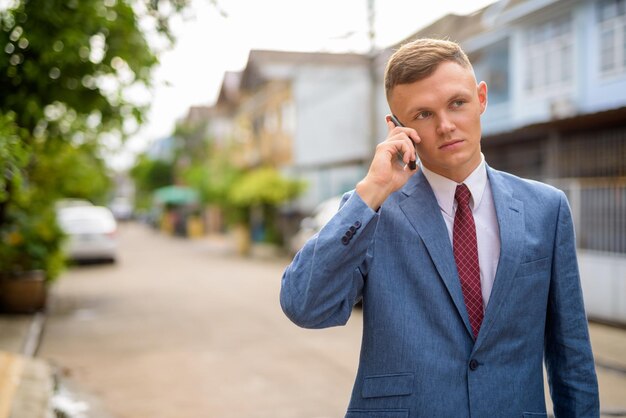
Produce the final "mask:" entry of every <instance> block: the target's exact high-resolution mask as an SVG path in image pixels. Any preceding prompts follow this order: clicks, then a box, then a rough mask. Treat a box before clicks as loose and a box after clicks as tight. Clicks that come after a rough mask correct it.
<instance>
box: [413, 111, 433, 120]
mask: <svg viewBox="0 0 626 418" xmlns="http://www.w3.org/2000/svg"><path fill="white" fill-rule="evenodd" d="M431 115H432V112H427V111H424V112H419V113H418V114H417V115H415V119H416V120H420V119H426V118H428V117H430V116H431Z"/></svg>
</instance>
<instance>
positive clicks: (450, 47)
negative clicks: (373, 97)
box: [385, 38, 472, 100]
mask: <svg viewBox="0 0 626 418" xmlns="http://www.w3.org/2000/svg"><path fill="white" fill-rule="evenodd" d="M446 61H451V62H455V63H457V64H459V65H460V66H462V67H464V68H468V69H472V64H471V63H470V61H469V59H468V58H467V55H465V52H463V50H462V49H461V47H460V46H459V44H457V43H456V42H452V41H447V40H442V39H431V38H421V39H416V40H414V41H411V42H409V43H406V44H404V45H402V46H401V47H400V48H399V49H398V50H397V51H396V52H394V53H393V55H392V56H391V58H389V61H388V62H387V68H386V69H385V94H386V95H387V100H388V99H389V97H390V95H391V91H392V90H393V88H394V87H395V86H397V85H398V84H410V83H414V82H416V81H419V80H422V79H424V78H426V77H428V76H430V75H431V74H432V73H434V72H435V70H436V69H437V67H438V66H439V64H441V63H442V62H446Z"/></svg>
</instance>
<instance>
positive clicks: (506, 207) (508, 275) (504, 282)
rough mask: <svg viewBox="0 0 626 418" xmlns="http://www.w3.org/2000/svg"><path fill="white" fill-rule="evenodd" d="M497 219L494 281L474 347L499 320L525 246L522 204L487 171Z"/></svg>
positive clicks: (501, 180)
mask: <svg viewBox="0 0 626 418" xmlns="http://www.w3.org/2000/svg"><path fill="white" fill-rule="evenodd" d="M487 175H488V176H489V181H490V185H491V191H492V194H493V201H494V204H495V208H496V216H497V218H498V225H499V227H500V258H499V260H498V269H497V271H496V277H495V279H494V283H493V288H492V290H491V296H490V297H489V305H487V310H486V311H485V317H484V318H483V324H482V326H481V329H480V333H479V334H478V341H476V346H475V347H477V346H478V345H480V342H481V341H482V340H484V338H485V335H486V334H487V333H488V332H489V329H490V328H491V327H492V326H493V323H494V322H495V321H496V320H497V318H498V317H499V315H498V313H499V311H500V309H502V307H503V306H504V305H505V302H506V297H507V295H508V294H509V291H510V290H511V286H513V284H514V280H513V278H514V277H515V273H516V272H517V268H518V266H519V264H520V261H521V258H522V252H523V246H524V236H525V233H524V230H525V225H524V204H523V203H522V202H521V201H520V200H517V199H515V198H514V197H513V192H512V190H511V188H510V187H509V186H508V184H507V183H506V180H505V179H504V178H503V177H502V175H501V174H500V173H498V172H497V171H495V170H493V169H491V168H490V167H487Z"/></svg>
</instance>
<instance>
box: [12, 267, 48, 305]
mask: <svg viewBox="0 0 626 418" xmlns="http://www.w3.org/2000/svg"><path fill="white" fill-rule="evenodd" d="M45 279H46V275H45V273H44V271H43V270H32V271H26V272H23V273H17V274H16V273H14V274H11V275H8V276H3V277H2V278H1V279H0V309H2V311H4V312H8V313H33V312H37V311H40V310H42V309H43V308H44V307H45V306H46V298H47V293H48V292H47V286H46V280H45Z"/></svg>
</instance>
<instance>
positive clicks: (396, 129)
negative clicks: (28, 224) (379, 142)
mask: <svg viewBox="0 0 626 418" xmlns="http://www.w3.org/2000/svg"><path fill="white" fill-rule="evenodd" d="M385 121H386V122H387V138H388V139H389V138H391V137H392V136H394V135H398V134H399V133H401V132H402V133H404V134H405V135H406V136H407V137H409V138H410V139H411V141H413V142H414V143H415V144H419V143H420V142H421V138H420V137H419V135H418V134H417V131H416V130H415V129H413V128H408V127H406V126H403V125H400V126H398V125H396V124H395V123H394V122H393V120H392V119H391V115H387V116H386V118H385Z"/></svg>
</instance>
